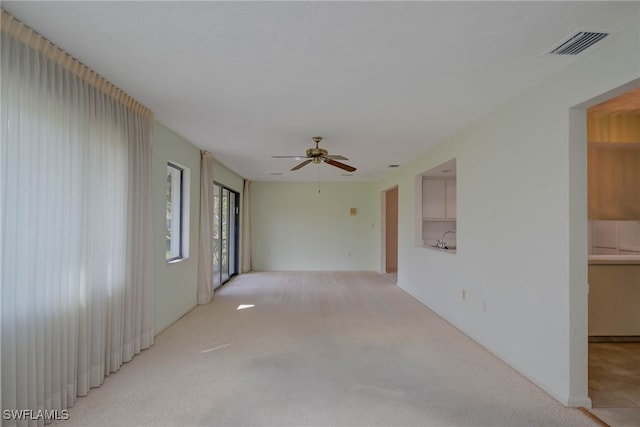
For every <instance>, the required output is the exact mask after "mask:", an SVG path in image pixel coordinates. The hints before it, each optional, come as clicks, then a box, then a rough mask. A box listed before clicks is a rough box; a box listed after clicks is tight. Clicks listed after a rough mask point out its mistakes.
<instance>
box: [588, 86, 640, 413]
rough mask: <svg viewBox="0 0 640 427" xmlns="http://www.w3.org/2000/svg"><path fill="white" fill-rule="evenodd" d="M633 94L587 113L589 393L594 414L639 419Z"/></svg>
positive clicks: (639, 230) (638, 216)
mask: <svg viewBox="0 0 640 427" xmlns="http://www.w3.org/2000/svg"><path fill="white" fill-rule="evenodd" d="M637 123H640V87H636V88H635V89H632V90H630V91H627V92H624V93H622V94H618V95H617V96H615V97H613V98H611V99H608V100H606V101H605V102H602V103H600V104H597V105H595V106H592V107H591V108H589V109H587V177H588V186H587V195H588V197H587V200H588V220H589V221H588V227H589V228H588V230H589V234H588V254H589V259H588V283H589V299H588V335H589V344H588V394H589V398H590V399H591V402H592V408H593V412H594V413H595V414H596V415H598V416H600V417H601V418H602V419H604V420H605V421H608V420H612V421H616V422H620V423H622V424H624V420H627V417H629V418H631V419H634V420H637V419H639V418H638V416H640V392H639V391H638V390H640V369H639V367H640V317H639V316H638V313H639V312H640V294H638V292H637V285H638V281H637V278H638V277H640V276H639V275H640V222H639V220H640V196H638V193H637V183H638V182H640V168H638V165H640V128H638V126H637Z"/></svg>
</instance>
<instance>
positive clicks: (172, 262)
mask: <svg viewBox="0 0 640 427" xmlns="http://www.w3.org/2000/svg"><path fill="white" fill-rule="evenodd" d="M188 259H189V258H174V259H168V260H167V264H177V263H179V262H182V261H186V260H188Z"/></svg>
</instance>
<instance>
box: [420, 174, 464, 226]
mask: <svg viewBox="0 0 640 427" xmlns="http://www.w3.org/2000/svg"><path fill="white" fill-rule="evenodd" d="M422 217H423V219H426V220H442V219H450V220H455V219H456V180H455V179H442V178H424V179H423V180H422Z"/></svg>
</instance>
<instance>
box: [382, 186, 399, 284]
mask: <svg viewBox="0 0 640 427" xmlns="http://www.w3.org/2000/svg"><path fill="white" fill-rule="evenodd" d="M384 206H385V212H384V221H385V224H384V225H385V227H384V230H385V234H384V237H385V239H384V241H385V245H384V248H385V263H384V267H385V268H384V271H385V272H387V273H397V272H398V187H397V186H396V187H393V188H392V189H390V190H387V191H385V192H384Z"/></svg>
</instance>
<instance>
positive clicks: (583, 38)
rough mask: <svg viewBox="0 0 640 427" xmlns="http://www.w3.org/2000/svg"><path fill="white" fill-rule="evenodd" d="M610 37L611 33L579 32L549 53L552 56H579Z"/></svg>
mask: <svg viewBox="0 0 640 427" xmlns="http://www.w3.org/2000/svg"><path fill="white" fill-rule="evenodd" d="M608 35H609V33H603V32H596V31H578V32H577V33H574V34H572V35H571V36H569V38H568V40H566V41H565V42H563V43H562V44H560V46H558V47H556V48H554V49H552V50H551V51H550V52H549V53H550V54H552V55H577V54H579V53H580V52H582V51H583V50H585V49H587V48H589V47H591V46H593V45H594V44H596V43H598V42H599V41H600V40H602V39H603V38H605V37H607V36H608Z"/></svg>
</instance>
